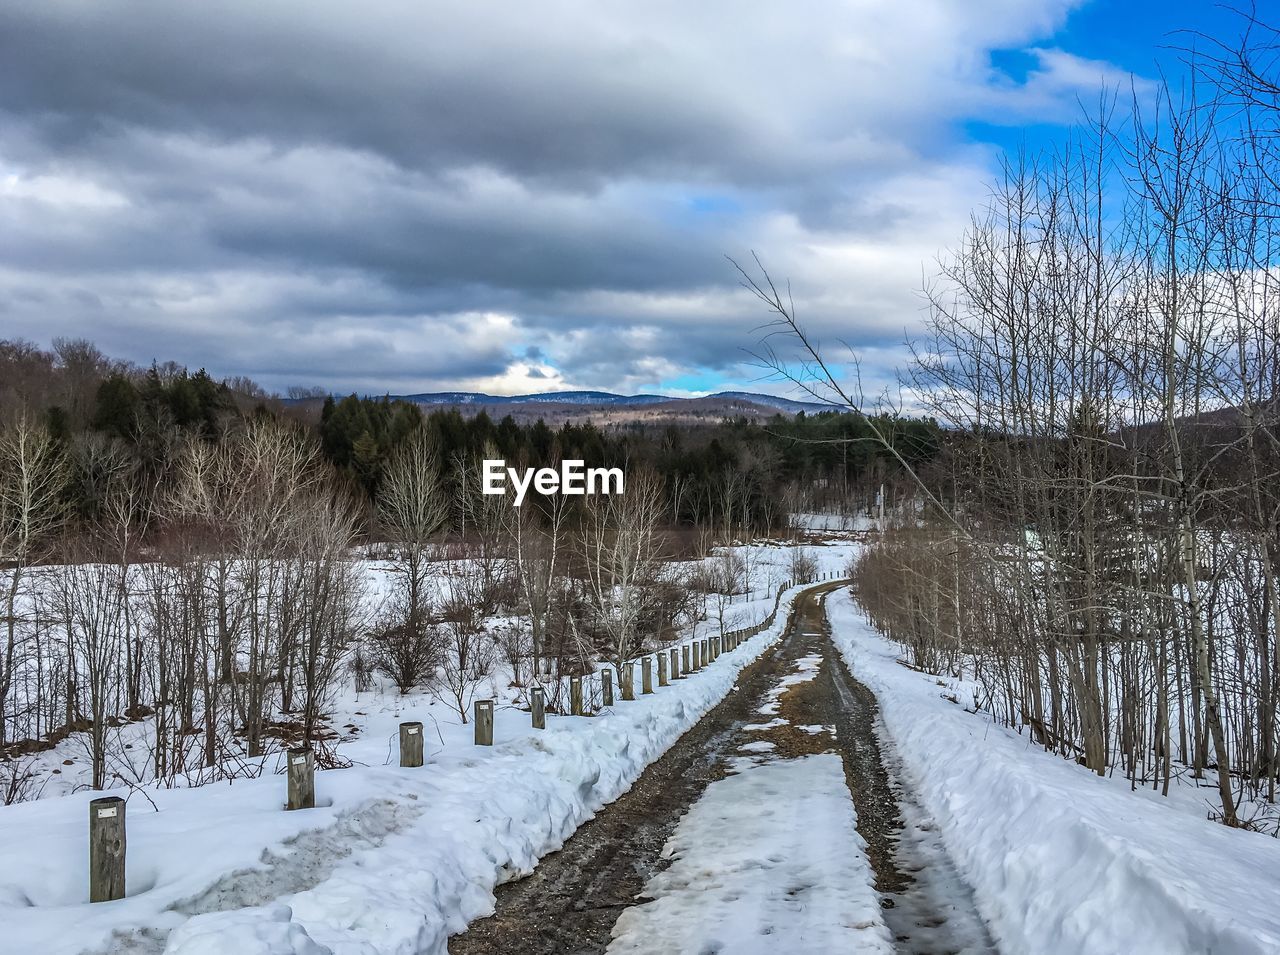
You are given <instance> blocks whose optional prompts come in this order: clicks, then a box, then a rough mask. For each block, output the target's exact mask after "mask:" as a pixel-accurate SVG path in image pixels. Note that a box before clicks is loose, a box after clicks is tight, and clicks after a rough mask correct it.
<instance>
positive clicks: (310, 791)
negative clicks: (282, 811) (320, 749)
mask: <svg viewBox="0 0 1280 955" xmlns="http://www.w3.org/2000/svg"><path fill="white" fill-rule="evenodd" d="M288 773H289V802H288V805H287V806H286V808H288V809H314V808H315V807H316V754H315V753H313V752H312V751H311V747H310V746H298V747H295V748H294V749H291V750H289V766H288Z"/></svg>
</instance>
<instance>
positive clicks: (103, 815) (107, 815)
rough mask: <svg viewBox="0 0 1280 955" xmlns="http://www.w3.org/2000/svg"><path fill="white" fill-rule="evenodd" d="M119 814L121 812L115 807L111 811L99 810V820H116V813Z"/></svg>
mask: <svg viewBox="0 0 1280 955" xmlns="http://www.w3.org/2000/svg"><path fill="white" fill-rule="evenodd" d="M117 812H119V810H118V809H117V808H116V807H115V806H112V807H111V808H110V809H99V810H98V818H99V819H114V818H115V817H116V813H117Z"/></svg>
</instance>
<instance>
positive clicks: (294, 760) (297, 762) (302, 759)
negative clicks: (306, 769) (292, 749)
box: [293, 756, 307, 766]
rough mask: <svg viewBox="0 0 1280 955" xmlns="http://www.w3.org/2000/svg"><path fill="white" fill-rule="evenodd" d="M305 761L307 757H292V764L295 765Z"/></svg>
mask: <svg viewBox="0 0 1280 955" xmlns="http://www.w3.org/2000/svg"><path fill="white" fill-rule="evenodd" d="M306 761H307V757H305V756H295V757H293V765H295V766H301V765H302V764H303V763H305V762H306Z"/></svg>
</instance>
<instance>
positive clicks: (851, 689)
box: [449, 583, 995, 955]
mask: <svg viewBox="0 0 1280 955" xmlns="http://www.w3.org/2000/svg"><path fill="white" fill-rule="evenodd" d="M837 586H838V584H834V583H833V584H829V585H824V586H821V587H817V588H814V589H813V590H811V591H809V592H808V593H806V594H805V595H803V596H802V597H801V598H800V599H799V600H798V601H797V602H796V606H795V609H794V611H793V613H792V616H791V619H790V620H789V622H788V626H787V631H786V633H785V634H784V636H783V637H782V639H781V640H779V641H778V642H777V643H776V644H774V646H773V647H771V648H770V649H769V650H767V651H766V652H765V653H764V654H763V655H762V656H761V657H760V658H759V659H758V660H756V661H755V662H754V663H753V664H751V665H750V666H749V667H747V668H746V669H744V670H743V671H742V673H741V675H740V677H739V680H738V684H737V686H736V688H735V689H734V690H733V691H732V692H730V694H729V695H728V696H727V697H726V698H725V699H724V700H723V701H722V702H721V703H720V704H719V705H718V706H716V707H715V708H714V709H713V710H711V711H710V712H709V713H708V714H707V715H706V716H705V717H704V718H703V719H702V720H701V721H700V722H699V723H698V724H697V725H696V726H695V727H693V728H692V729H691V730H690V731H689V732H687V733H686V734H685V735H684V736H683V737H681V738H680V740H679V741H678V742H677V743H676V744H675V745H674V746H673V747H672V748H671V749H670V750H668V751H667V753H666V754H664V755H663V756H662V757H661V758H660V759H659V760H657V761H656V762H655V763H653V764H652V765H651V766H650V767H649V768H648V769H647V770H646V771H645V772H644V774H643V775H642V776H641V777H640V779H639V780H638V781H637V782H636V784H635V785H634V786H633V787H632V788H631V789H630V791H628V792H627V793H626V794H625V795H623V796H622V797H621V798H619V799H618V800H617V801H615V802H614V803H612V804H611V805H609V806H608V807H606V808H605V809H604V810H602V811H601V813H600V814H599V815H598V816H597V817H596V818H595V819H594V820H592V821H591V822H589V823H587V824H586V825H584V826H582V827H581V828H580V829H579V830H578V831H577V832H576V833H575V834H574V835H573V837H572V838H570V840H569V841H568V842H567V843H566V844H565V846H564V848H563V849H561V850H560V851H559V852H556V853H554V854H552V855H549V856H548V857H546V858H545V859H543V860H542V861H541V862H540V863H539V865H538V867H537V869H536V870H535V871H534V873H533V874H532V875H531V876H529V877H527V878H525V879H522V880H520V881H518V882H513V883H509V884H507V885H505V886H503V887H501V888H500V889H499V890H498V895H497V910H496V912H495V914H494V915H493V916H491V917H490V918H487V919H483V920H480V921H477V922H475V923H473V924H472V925H471V927H470V928H469V929H468V931H467V932H466V933H464V934H462V935H459V936H455V937H454V938H453V939H451V940H450V943H449V951H450V952H451V953H454V955H507V953H511V952H521V953H527V955H588V953H590V955H597V953H603V952H604V951H605V950H606V948H607V947H608V945H609V941H610V937H611V930H612V928H613V925H614V922H615V921H616V920H617V918H618V915H619V914H620V913H621V911H622V910H623V909H625V908H627V907H628V906H632V905H639V904H643V903H644V902H645V899H644V898H643V897H641V892H642V891H643V889H644V886H645V884H646V883H647V882H648V881H649V878H650V877H651V876H652V875H653V874H654V872H655V871H657V869H658V868H659V867H661V866H662V865H663V861H662V859H661V853H662V849H663V846H664V845H665V844H666V842H667V839H668V838H669V837H670V835H671V833H672V831H673V830H674V829H675V827H676V824H677V823H678V822H679V820H680V817H681V816H682V815H683V814H684V813H685V812H686V811H687V810H688V808H689V807H690V806H691V805H692V804H693V803H694V802H695V801H696V800H697V799H698V798H699V797H700V796H701V795H702V793H703V791H704V790H705V789H706V787H707V786H708V784H710V783H711V782H712V781H713V780H716V779H719V778H722V777H723V776H724V774H725V772H726V767H727V765H728V762H729V760H730V758H731V757H733V756H734V755H735V754H736V753H737V751H738V749H739V747H741V746H742V745H743V744H744V743H747V742H750V741H759V740H762V739H763V740H768V741H770V742H772V743H773V744H774V746H775V751H776V753H777V754H778V755H779V756H781V757H784V758H785V757H788V756H800V755H805V754H808V753H815V752H832V751H834V752H838V753H839V754H840V755H841V757H842V759H843V761H844V766H845V775H846V778H847V780H848V783H849V789H850V793H851V794H852V798H853V802H854V805H855V807H856V809H857V814H858V830H859V832H860V833H861V834H862V836H863V838H864V839H865V840H866V842H867V846H868V849H867V854H868V857H869V859H870V861H871V864H872V867H873V869H874V871H875V874H876V889H877V890H878V891H879V892H880V895H881V906H882V910H883V912H884V915H885V920H886V922H887V923H888V925H889V927H890V930H891V931H892V932H893V934H894V935H895V936H896V937H897V939H898V945H899V950H900V951H902V952H904V953H916V955H942V953H951V955H960V953H963V955H983V953H990V952H994V951H995V948H994V946H992V945H991V942H990V940H989V938H988V937H987V934H986V931H985V929H984V928H983V926H982V923H981V921H980V920H979V919H978V918H977V916H976V914H975V913H974V911H973V906H972V899H971V898H970V896H969V893H968V890H967V889H966V888H965V887H964V885H963V883H962V882H961V881H960V879H959V878H958V876H957V875H956V874H955V872H954V870H953V869H952V868H951V866H950V862H949V861H948V860H947V858H946V854H945V851H944V850H943V849H942V847H941V844H940V843H938V841H937V839H936V836H935V835H934V833H933V830H932V827H931V826H930V825H929V823H928V820H927V818H926V817H924V815H923V813H921V812H920V810H919V809H918V807H916V806H915V805H914V803H913V802H912V801H911V799H910V797H909V795H908V796H905V797H904V796H903V794H902V793H901V792H900V787H899V786H898V785H897V783H896V780H895V774H894V766H893V760H892V758H890V759H888V760H886V759H885V758H884V757H883V756H882V754H881V740H880V738H879V729H878V715H877V711H876V706H875V698H874V696H873V695H872V694H871V693H870V692H869V691H868V690H867V689H866V688H865V687H863V686H862V685H861V684H859V683H857V682H856V681H855V680H854V679H853V678H852V676H851V675H850V674H849V672H848V670H847V669H846V668H845V666H844V663H843V662H842V661H841V659H840V657H839V655H838V653H837V652H836V650H835V648H834V646H833V645H832V643H831V641H830V638H829V635H828V633H829V631H828V629H827V622H826V618H825V615H824V613H823V607H822V602H823V600H824V599H825V595H826V593H828V592H830V591H831V590H833V589H835V588H836V587H837ZM804 659H808V660H810V661H812V660H814V659H821V666H820V672H819V674H818V677H817V678H816V679H812V680H808V681H805V682H799V683H796V684H795V685H794V686H790V687H788V688H786V689H785V691H783V692H781V693H779V691H778V690H777V688H778V687H779V685H780V683H781V682H782V681H783V679H784V678H785V677H786V676H787V675H788V674H789V673H793V672H794V671H795V670H796V669H797V664H798V661H801V660H804ZM770 700H776V701H777V706H776V707H773V708H772V709H774V710H776V713H763V714H762V713H761V712H760V710H761V709H762V707H764V706H765V704H766V703H767V702H769V701H770ZM620 705H624V706H625V705H626V704H625V703H623V704H620ZM766 709H769V708H767V707H766ZM784 721H785V722H784ZM763 724H771V725H770V726H769V727H768V728H762V726H763ZM802 727H804V729H802ZM832 730H834V732H832Z"/></svg>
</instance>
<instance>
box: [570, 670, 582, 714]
mask: <svg viewBox="0 0 1280 955" xmlns="http://www.w3.org/2000/svg"><path fill="white" fill-rule="evenodd" d="M569 712H570V713H572V714H573V715H574V716H581V715H582V677H580V676H571V677H569Z"/></svg>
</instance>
